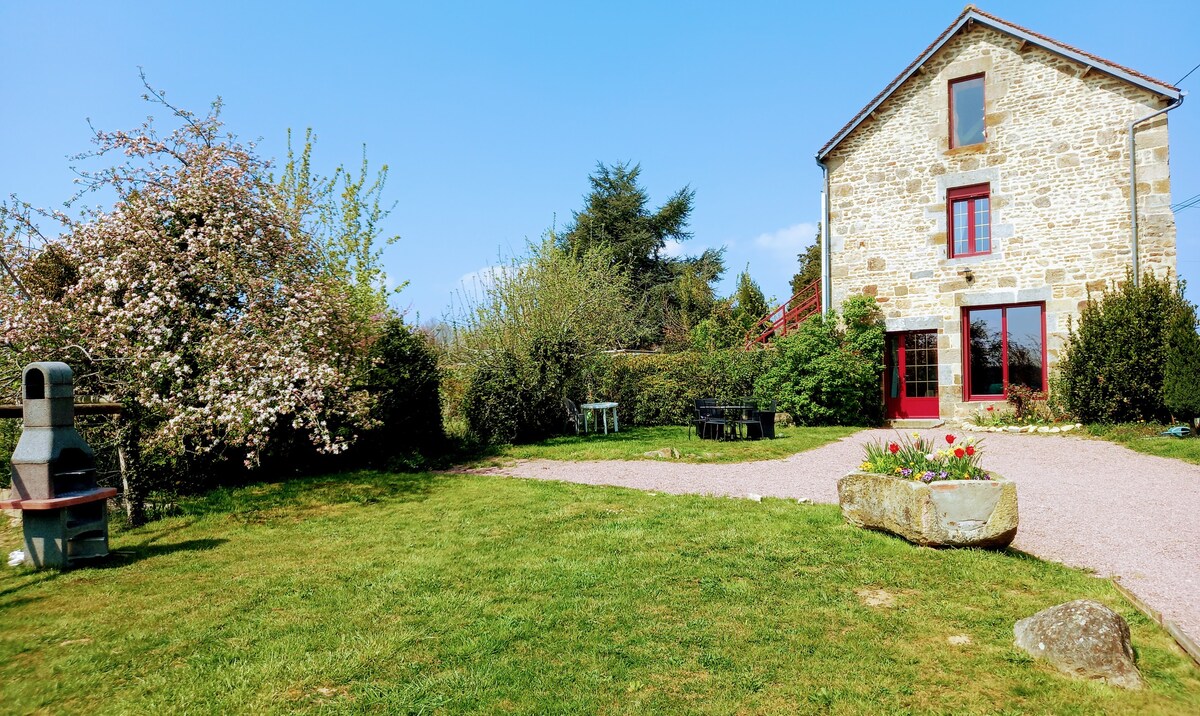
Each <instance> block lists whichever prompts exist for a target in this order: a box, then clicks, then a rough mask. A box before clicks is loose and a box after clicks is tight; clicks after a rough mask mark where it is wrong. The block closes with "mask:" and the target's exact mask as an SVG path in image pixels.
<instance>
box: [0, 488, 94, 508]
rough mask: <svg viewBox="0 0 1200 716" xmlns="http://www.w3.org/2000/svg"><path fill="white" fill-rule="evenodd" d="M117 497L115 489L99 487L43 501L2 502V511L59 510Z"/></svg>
mask: <svg viewBox="0 0 1200 716" xmlns="http://www.w3.org/2000/svg"><path fill="white" fill-rule="evenodd" d="M116 496H117V488H115V487H97V488H96V489H94V490H87V491H86V492H71V493H68V494H66V495H63V496H62V497H51V498H49V499H41V500H19V499H17V500H0V510H58V509H62V508H63V507H72V506H74V505H82V504H85V503H88V502H98V501H100V500H107V499H108V498H110V497H116Z"/></svg>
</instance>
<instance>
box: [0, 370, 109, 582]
mask: <svg viewBox="0 0 1200 716" xmlns="http://www.w3.org/2000/svg"><path fill="white" fill-rule="evenodd" d="M21 391H22V393H21V394H22V399H23V400H22V415H23V419H24V428H23V430H22V432H21V439H20V440H18V441H17V447H16V449H15V450H14V451H13V455H12V497H11V499H8V500H4V501H2V502H0V507H3V508H5V509H16V510H20V511H21V522H22V526H23V528H24V532H25V561H26V562H27V563H29V564H32V565H33V566H35V567H39V568H41V567H69V566H72V565H73V564H74V563H75V562H76V561H77V560H83V559H88V558H93V557H103V556H105V555H107V554H108V505H107V500H108V499H109V498H110V497H113V496H114V495H116V494H117V491H116V489H115V488H111V487H100V486H98V485H97V484H96V459H95V455H94V454H93V452H92V449H91V448H90V447H88V444H87V443H86V442H84V440H83V437H82V436H80V434H79V433H78V432H77V431H76V430H75V390H74V386H73V383H72V373H71V368H70V367H69V366H67V364H66V363H49V362H47V363H31V364H29V365H28V366H26V367H25V372H24V374H23V375H22V379H21Z"/></svg>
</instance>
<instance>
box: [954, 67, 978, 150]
mask: <svg viewBox="0 0 1200 716" xmlns="http://www.w3.org/2000/svg"><path fill="white" fill-rule="evenodd" d="M983 78H984V73H983V72H980V73H979V74H976V75H967V76H966V77H955V78H954V79H952V80H950V82H948V83H947V84H946V106H947V109H948V110H949V115H948V116H949V122H948V123H947V124H948V125H949V127H950V148H951V149H958V148H959V147H974V146H975V145H977V144H983V143H985V142H987V124H986V122H985V123H984V126H983V139H982V140H980V141H978V142H975V143H974V144H958V143H957V142H956V141H955V140H956V139H957V138H958V127H957V126H956V125H955V123H954V85H957V84H962V83H963V82H970V81H971V80H983ZM982 85H983V107H982V111H983V113H984V115H986V114H987V111H986V110H987V82H982ZM979 119H980V121H981V122H982V121H984V118H983V117H980V118H979Z"/></svg>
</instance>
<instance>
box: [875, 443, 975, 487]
mask: <svg viewBox="0 0 1200 716" xmlns="http://www.w3.org/2000/svg"><path fill="white" fill-rule="evenodd" d="M945 439H946V447H945V448H940V449H939V448H938V447H937V445H936V444H935V442H934V441H933V440H932V439H928V438H922V437H921V434H920V433H913V434H912V437H911V438H910V437H907V436H903V435H901V436H898V437H897V438H896V439H895V440H892V441H890V442H888V443H879V444H873V445H867V446H866V451H867V459H866V460H865V461H863V464H861V465H859V469H860V470H863V471H866V472H877V473H880V474H883V475H898V476H900V477H903V478H905V479H909V478H911V479H914V480H920V481H922V482H925V483H929V482H933V481H934V480H989V479H991V476H990V475H989V474H988V472H987V470H984V469H983V468H982V467H980V466H979V460H980V458H981V456H982V455H981V453H980V450H979V444H978V442H977V441H976V440H975V439H974V438H970V439H967V440H963V441H960V440H959V439H958V438H957V437H955V436H954V435H950V434H948V435H946V438H945Z"/></svg>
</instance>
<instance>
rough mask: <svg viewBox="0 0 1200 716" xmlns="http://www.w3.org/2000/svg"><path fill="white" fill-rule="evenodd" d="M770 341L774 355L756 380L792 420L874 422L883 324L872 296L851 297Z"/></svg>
mask: <svg viewBox="0 0 1200 716" xmlns="http://www.w3.org/2000/svg"><path fill="white" fill-rule="evenodd" d="M843 311H844V318H845V320H844V325H843V324H841V323H839V322H838V319H837V315H836V314H835V313H834V312H832V311H831V312H830V313H829V315H828V316H826V317H821V316H816V317H813V318H811V319H809V320H808V321H806V322H805V323H804V324H803V325H802V326H801V327H800V330H799V331H798V332H796V333H795V334H793V335H790V336H787V337H785V338H781V339H779V340H777V341H776V342H775V348H776V352H777V353H778V356H777V358H776V360H775V361H774V362H773V364H772V365H771V367H770V369H769V370H767V371H766V372H765V373H764V374H763V375H762V376H761V377H760V378H759V379H758V382H757V392H758V394H760V395H767V396H771V397H774V398H775V399H776V400H777V401H778V402H779V406H780V408H781V409H783V410H785V411H787V412H788V413H790V414H791V416H792V418H793V420H795V421H796V423H797V424H798V425H877V424H879V423H880V422H881V421H882V419H883V400H882V391H881V390H880V378H881V376H882V372H883V350H884V348H883V325H882V321H881V319H880V315H879V309H878V307H877V305H876V303H875V299H874V298H871V297H866V296H858V297H853V298H850V299H848V300H846V302H845V303H844V304H843Z"/></svg>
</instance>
